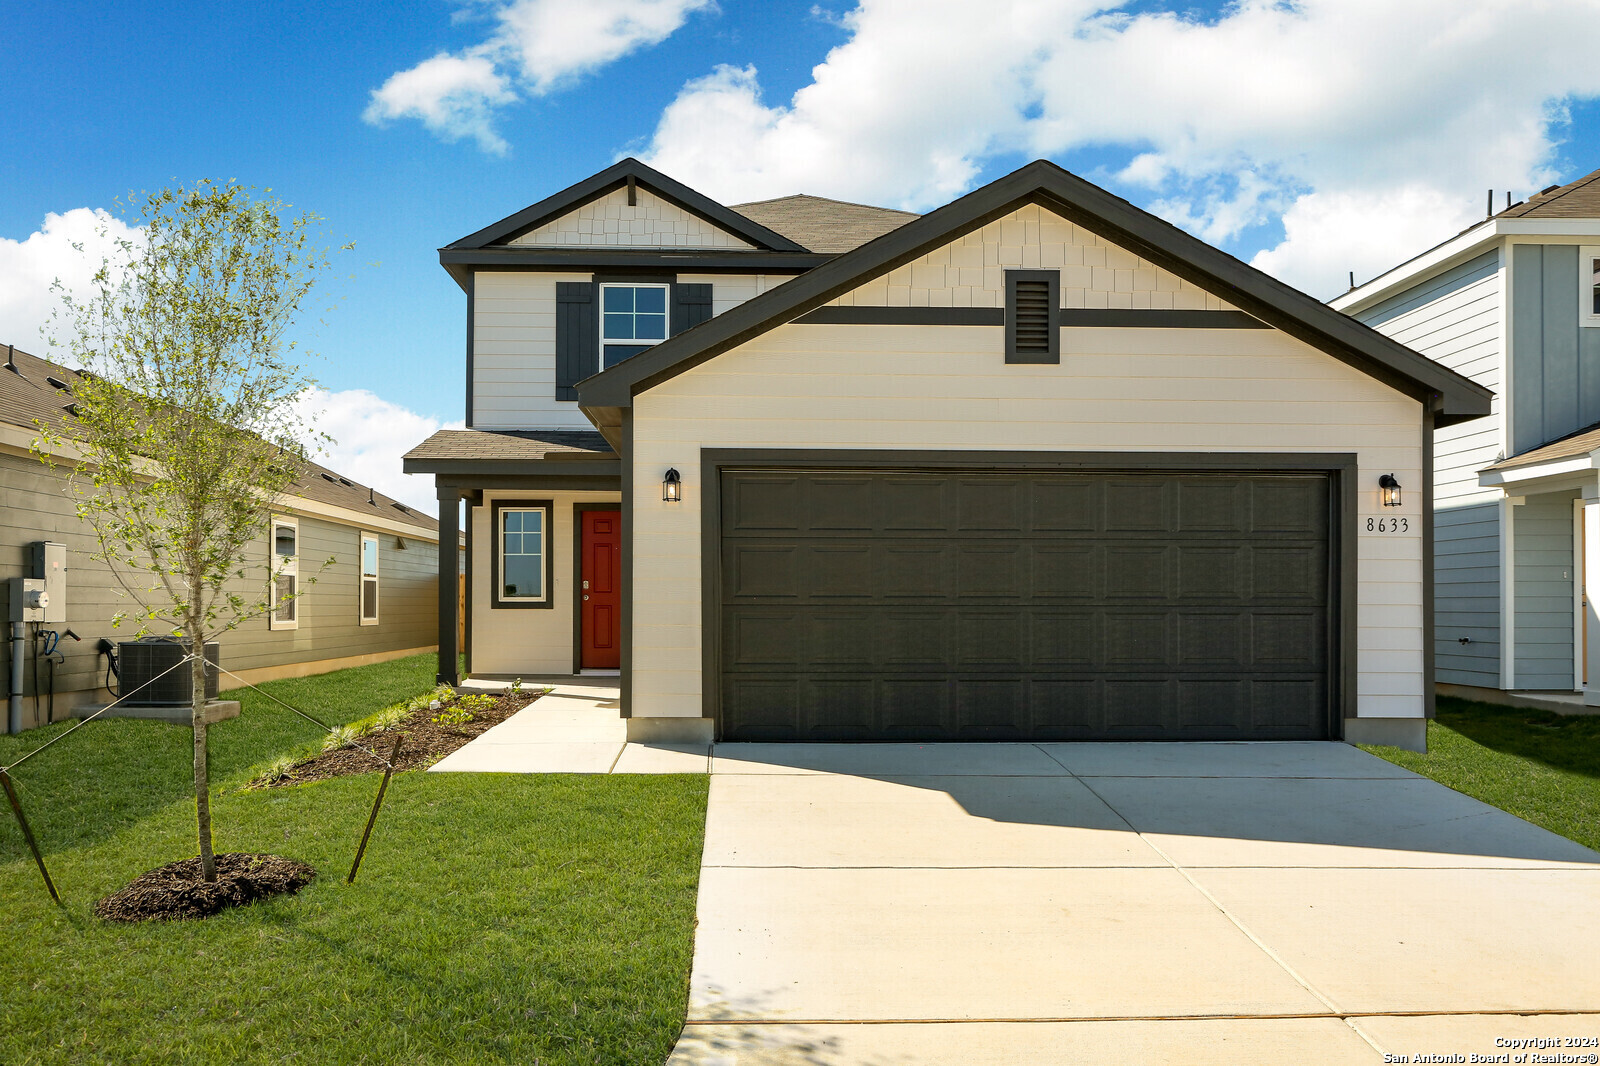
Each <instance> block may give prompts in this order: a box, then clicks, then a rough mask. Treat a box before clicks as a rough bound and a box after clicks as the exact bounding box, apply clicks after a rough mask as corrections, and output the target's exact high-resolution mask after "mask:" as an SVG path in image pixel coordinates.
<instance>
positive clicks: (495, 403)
mask: <svg viewBox="0 0 1600 1066" xmlns="http://www.w3.org/2000/svg"><path fill="white" fill-rule="evenodd" d="M474 278H475V281H474V289H473V314H472V317H473V331H474V332H473V345H472V351H473V361H472V367H473V369H472V424H473V427H474V428H475V429H593V428H594V427H593V426H592V425H591V424H590V422H589V420H588V419H587V418H585V417H584V416H583V415H582V413H581V412H579V410H578V405H577V403H575V402H574V401H572V400H558V399H556V283H557V282H561V281H591V280H593V278H594V275H592V274H558V273H543V272H538V271H526V270H524V271H514V270H480V271H478V272H477V273H476V274H475V275H474ZM786 280H788V277H787V275H759V274H757V275H752V274H680V275H679V276H678V282H679V283H680V284H685V285H692V284H700V285H710V286H711V300H712V305H711V310H712V313H713V314H718V315H720V314H722V313H723V312H724V311H726V310H728V309H729V308H732V307H736V306H738V305H739V304H741V303H743V302H744V301H746V300H748V299H750V298H751V297H753V296H755V295H757V294H759V293H761V292H765V291H766V290H767V289H768V288H771V287H772V286H774V285H777V284H779V283H780V282H783V281H786ZM599 360H600V355H599V352H596V353H595V366H596V368H597V369H598V367H599Z"/></svg>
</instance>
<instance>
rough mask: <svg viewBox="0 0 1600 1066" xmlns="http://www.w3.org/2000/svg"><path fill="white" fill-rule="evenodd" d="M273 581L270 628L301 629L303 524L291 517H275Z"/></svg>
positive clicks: (273, 523)
mask: <svg viewBox="0 0 1600 1066" xmlns="http://www.w3.org/2000/svg"><path fill="white" fill-rule="evenodd" d="M267 562H268V565H269V566H271V568H272V572H271V583H270V584H269V586H268V589H267V599H268V603H267V628H268V629H298V628H300V621H299V612H298V611H297V610H296V606H297V600H296V599H295V597H296V596H297V595H298V594H299V584H300V523H298V522H296V521H295V520H294V519H292V518H283V517H274V518H273V519H272V554H271V556H270V557H269V558H268V560H267Z"/></svg>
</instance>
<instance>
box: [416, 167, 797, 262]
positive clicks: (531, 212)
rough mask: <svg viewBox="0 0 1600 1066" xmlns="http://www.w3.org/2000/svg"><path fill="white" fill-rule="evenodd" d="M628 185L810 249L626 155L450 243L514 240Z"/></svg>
mask: <svg viewBox="0 0 1600 1066" xmlns="http://www.w3.org/2000/svg"><path fill="white" fill-rule="evenodd" d="M624 185H630V186H639V185H642V186H644V187H645V188H646V189H649V190H650V191H651V192H653V193H655V194H656V195H657V196H660V197H661V198H662V199H664V200H668V201H670V202H672V203H674V204H676V205H677V206H678V207H681V208H682V209H683V210H685V211H687V212H689V213H690V214H692V215H698V216H699V217H700V218H703V219H705V220H706V221H707V222H710V223H711V224H712V225H714V226H717V227H719V228H721V229H724V230H726V231H728V232H729V233H732V234H734V235H735V236H738V237H742V238H744V239H745V240H746V241H748V242H750V243H751V244H754V245H757V246H759V247H762V248H767V249H770V250H772V251H775V252H804V251H805V250H806V249H805V248H804V247H802V246H801V245H798V244H796V243H795V242H794V241H791V240H790V239H789V238H787V237H785V236H783V235H782V234H779V233H774V232H773V231H772V230H770V229H768V228H767V227H765V226H763V225H760V224H759V223H757V222H753V221H751V220H750V219H748V218H745V217H744V216H743V215H741V214H739V213H738V212H737V211H733V210H731V209H729V208H727V207H725V206H723V205H722V204H719V203H717V202H716V201H715V200H713V199H711V198H710V197H709V196H706V195H704V194H703V193H698V192H696V191H695V190H693V189H691V188H689V186H687V185H684V184H682V183H681V182H677V181H673V180H672V179H671V178H669V177H667V176H666V175H665V174H663V173H661V172H660V171H658V170H655V169H654V168H652V167H648V166H646V165H645V164H643V163H641V162H639V160H637V159H633V158H631V157H630V158H628V159H624V160H622V161H620V162H617V163H613V164H612V165H611V166H609V167H607V168H606V169H604V170H602V171H600V173H598V174H593V175H591V176H589V177H587V178H584V179H583V180H582V181H580V182H578V183H577V184H575V185H569V186H568V187H567V188H565V189H562V190H561V191H560V192H558V193H556V194H554V195H553V196H547V197H545V198H544V199H543V200H540V201H539V202H538V203H536V204H531V205H529V206H528V207H525V208H523V209H522V210H521V211H518V212H517V213H516V214H514V215H508V216H506V217H505V218H503V219H501V220H500V221H499V222H496V223H494V224H493V225H491V226H485V227H484V228H483V229H481V230H479V231H478V232H476V233H472V234H469V235H467V236H465V237H463V238H461V239H460V240H458V241H454V242H452V243H450V244H448V245H446V246H445V247H446V248H450V249H455V248H482V247H484V246H485V245H490V244H498V243H501V242H503V241H510V240H515V239H516V238H517V237H519V236H521V235H522V234H524V233H526V232H528V231H529V230H531V229H535V228H537V227H538V226H540V225H541V224H543V223H545V222H548V221H550V220H551V219H552V218H559V217H560V216H561V215H564V214H567V213H568V212H569V211H574V210H576V209H577V208H579V207H582V206H583V205H584V204H586V203H588V202H590V201H591V200H595V199H598V198H599V197H601V196H604V195H605V194H606V193H608V192H611V191H612V190H613V189H618V188H621V187H622V186H624Z"/></svg>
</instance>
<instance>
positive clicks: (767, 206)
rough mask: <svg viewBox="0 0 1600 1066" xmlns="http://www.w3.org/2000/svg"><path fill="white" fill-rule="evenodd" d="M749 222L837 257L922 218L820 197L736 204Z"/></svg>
mask: <svg viewBox="0 0 1600 1066" xmlns="http://www.w3.org/2000/svg"><path fill="white" fill-rule="evenodd" d="M731 207H732V209H733V210H734V211H737V212H739V214H741V215H743V216H744V217H745V218H748V219H749V220H750V221H752V222H755V223H758V224H759V225H762V226H765V227H767V228H768V229H770V230H773V231H774V232H776V233H781V234H782V235H783V236H785V237H787V238H789V239H790V240H791V241H794V242H795V243H797V244H803V245H805V246H806V247H807V248H809V249H810V250H811V251H813V252H824V253H827V254H830V255H836V254H838V253H840V252H848V251H850V250H851V249H852V248H859V247H861V245H863V244H866V243H867V242H868V241H870V240H873V239H875V238H878V237H881V236H883V235H884V234H885V233H888V232H889V231H890V230H894V229H899V228H900V227H901V226H903V225H905V224H906V223H907V222H910V221H912V220H913V219H917V218H921V217H922V216H920V215H915V214H912V213H911V212H910V211H896V210H894V209H893V208H888V207H869V206H868V205H866V204H852V203H847V202H845V201H843V200H828V199H825V198H824V197H821V196H806V195H803V194H798V195H795V196H781V197H779V198H778V199H776V200H758V201H756V202H755V203H750V204H733V205H731Z"/></svg>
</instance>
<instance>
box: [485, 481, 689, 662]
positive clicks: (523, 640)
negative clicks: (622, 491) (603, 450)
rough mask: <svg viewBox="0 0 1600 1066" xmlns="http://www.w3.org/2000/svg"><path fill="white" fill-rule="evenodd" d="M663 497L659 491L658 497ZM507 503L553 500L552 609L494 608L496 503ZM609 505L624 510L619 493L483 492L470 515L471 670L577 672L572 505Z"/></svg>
mask: <svg viewBox="0 0 1600 1066" xmlns="http://www.w3.org/2000/svg"><path fill="white" fill-rule="evenodd" d="M658 495H659V493H658ZM497 499H503V500H512V499H516V500H531V499H538V500H549V501H550V502H551V507H552V509H553V510H554V512H555V513H554V514H553V515H552V516H551V519H552V521H551V530H550V535H549V536H548V537H547V538H546V539H545V547H546V549H547V550H549V551H550V552H551V553H552V554H551V573H552V575H553V576H552V580H551V583H550V584H551V595H552V597H553V599H552V601H551V606H550V607H548V608H525V607H509V608H505V607H502V608H496V607H495V606H494V598H493V596H492V595H491V593H492V591H493V590H492V589H491V587H490V584H489V583H490V581H491V580H493V559H492V553H493V552H494V550H495V530H494V529H493V528H492V527H491V525H490V522H491V515H492V513H493V504H494V501H495V500H497ZM579 503H602V504H603V503H610V504H614V505H615V506H616V507H617V508H619V509H620V508H621V507H622V502H621V497H620V496H619V495H618V494H617V493H615V492H540V491H537V490H528V491H522V490H517V491H503V492H500V491H485V492H484V494H483V503H482V504H481V505H480V506H477V507H473V508H471V509H470V512H469V520H470V521H471V523H472V551H473V560H472V566H471V571H470V572H471V574H472V635H471V637H470V639H469V641H468V643H469V644H470V649H469V652H468V662H467V670H468V672H469V673H479V674H516V675H521V676H526V677H532V676H534V675H537V674H570V673H572V672H573V664H574V662H575V658H574V650H575V649H574V647H573V607H574V604H575V601H576V599H577V591H578V590H577V584H576V583H577V581H578V580H579V578H578V567H577V564H578V560H577V559H575V558H574V557H573V544H574V532H575V531H574V525H573V514H574V505H575V504H579Z"/></svg>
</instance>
